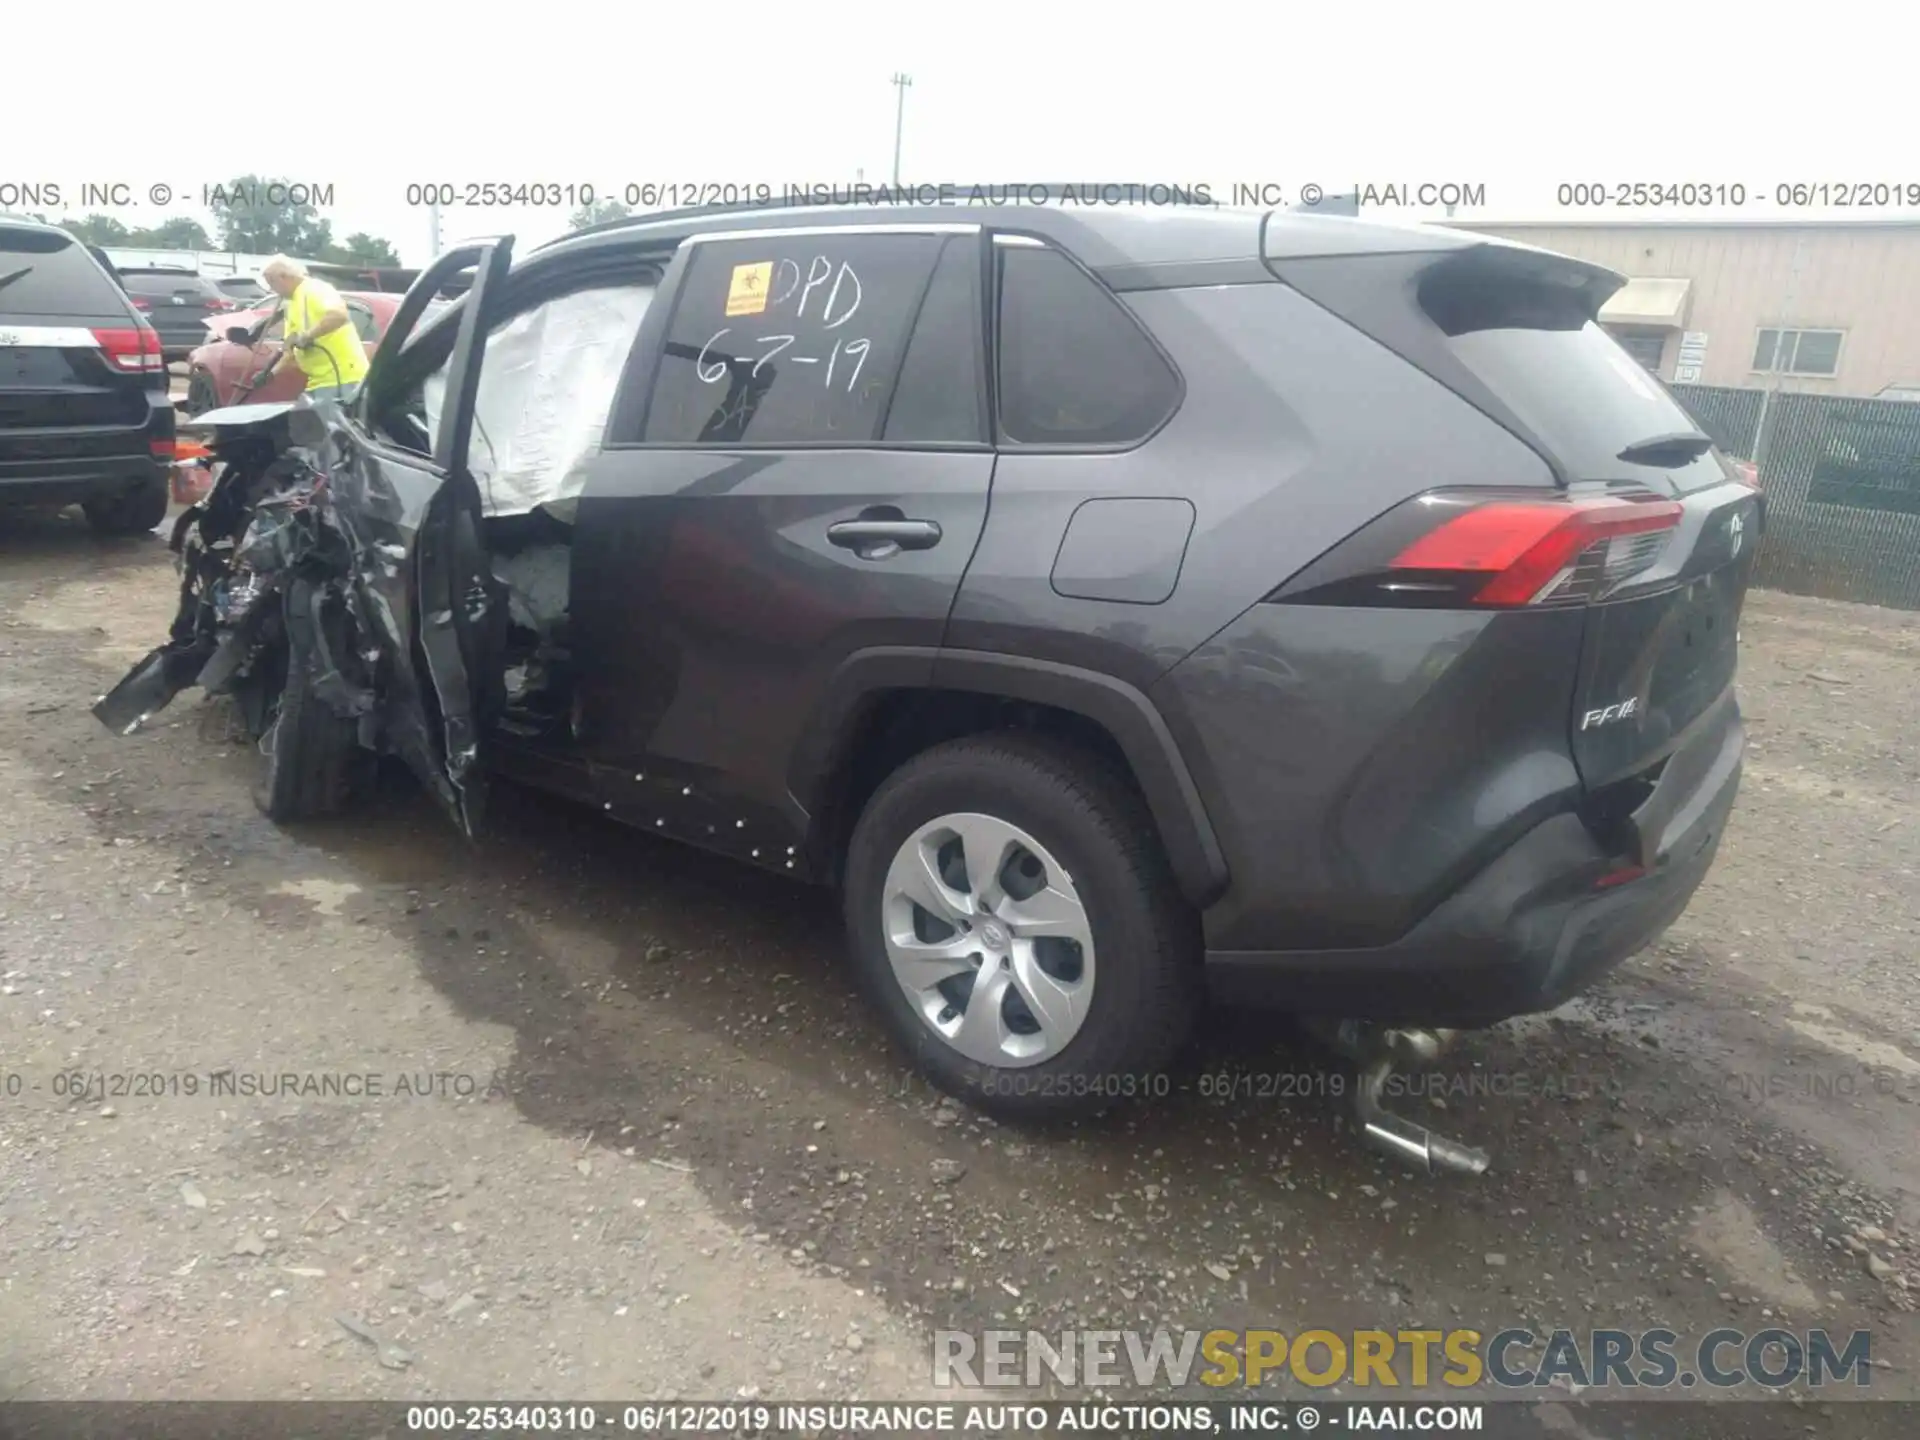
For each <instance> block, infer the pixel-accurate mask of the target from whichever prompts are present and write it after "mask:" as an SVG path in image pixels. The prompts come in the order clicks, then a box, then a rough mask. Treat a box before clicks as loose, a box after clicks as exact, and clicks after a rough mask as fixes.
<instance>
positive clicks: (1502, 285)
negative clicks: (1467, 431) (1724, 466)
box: [1419, 252, 1724, 488]
mask: <svg viewBox="0 0 1920 1440" xmlns="http://www.w3.org/2000/svg"><path fill="white" fill-rule="evenodd" d="M1593 283H1594V281H1593V278H1592V276H1591V275H1589V274H1586V273H1583V272H1579V271H1571V270H1568V271H1564V272H1562V273H1560V274H1555V273H1554V272H1553V271H1551V270H1549V269H1547V268H1544V267H1538V268H1522V266H1521V264H1519V263H1517V262H1513V261H1505V262H1502V260H1501V259H1500V258H1499V257H1498V256H1495V257H1491V258H1487V259H1481V258H1476V257H1474V256H1473V255H1472V254H1471V252H1470V253H1469V255H1468V256H1467V257H1466V258H1463V259H1462V260H1461V261H1458V262H1452V263H1443V264H1440V265H1437V266H1435V267H1434V268H1433V269H1432V270H1430V271H1429V272H1428V273H1427V275H1426V276H1425V277H1423V279H1422V281H1421V284H1420V291H1419V294H1420V304H1421V308H1422V309H1423V310H1425V311H1426V314H1427V317H1428V318H1429V319H1430V320H1432V321H1433V322H1434V324H1436V325H1437V326H1439V328H1440V329H1441V331H1442V332H1443V333H1444V334H1446V335H1447V336H1448V342H1447V343H1448V348H1449V349H1451V350H1452V351H1453V353H1454V356H1455V357H1456V358H1457V359H1458V360H1459V361H1460V362H1461V363H1462V364H1463V365H1465V366H1466V367H1467V369H1469V370H1471V371H1472V372H1473V374H1474V375H1475V376H1476V377H1477V378H1478V379H1479V380H1480V382H1481V383H1482V384H1484V385H1485V386H1486V387H1487V389H1488V390H1490V391H1492V392H1493V394H1494V395H1495V396H1496V397H1497V398H1498V399H1499V400H1500V401H1501V403H1503V404H1505V405H1506V406H1507V407H1508V408H1510V409H1511V410H1512V411H1513V413H1514V415H1515V417H1516V418H1517V419H1518V420H1519V421H1520V422H1521V423H1522V424H1523V425H1525V426H1526V427H1527V428H1528V429H1529V430H1531V431H1532V432H1533V433H1534V434H1535V435H1537V436H1538V437H1539V438H1540V439H1541V441H1542V442H1543V443H1544V444H1545V445H1546V446H1547V447H1548V449H1550V450H1551V451H1552V452H1553V453H1554V454H1555V455H1557V456H1559V457H1560V458H1561V459H1562V461H1563V462H1564V463H1565V464H1566V466H1567V468H1568V470H1569V471H1570V473H1571V474H1572V475H1573V476H1574V478H1576V479H1583V480H1605V479H1616V478H1624V479H1632V478H1634V476H1635V473H1636V471H1637V470H1639V469H1640V467H1639V466H1637V465H1635V464H1630V463H1627V462H1623V461H1622V460H1621V459H1620V456H1621V454H1622V452H1624V451H1626V450H1628V449H1629V448H1631V447H1633V446H1641V445H1645V444H1646V443H1647V442H1648V441H1650V440H1656V439H1660V438H1663V437H1671V436H1681V435H1687V434H1689V433H1695V432H1697V431H1698V430H1699V427H1698V426H1697V425H1696V424H1694V422H1693V420H1692V418H1691V417H1690V416H1689V415H1688V414H1687V412H1686V411H1685V410H1684V409H1683V408H1681V406H1680V403H1679V402H1678V401H1677V400H1675V399H1674V398H1673V395H1672V393H1671V392H1669V391H1668V390H1667V388H1666V387H1665V386H1664V385H1662V384H1661V383H1660V381H1659V380H1658V379H1657V378H1656V377H1655V376H1653V375H1651V374H1649V373H1648V372H1647V369H1646V367H1645V366H1643V365H1641V364H1640V363H1639V361H1638V360H1636V359H1635V358H1634V356H1633V355H1632V354H1630V353H1629V352H1628V351H1627V350H1626V349H1625V348H1624V347H1622V345H1621V344H1620V342H1619V341H1617V340H1615V339H1614V338H1613V337H1612V336H1611V335H1609V334H1608V333H1607V332H1606V331H1605V330H1603V329H1601V328H1600V326H1599V325H1598V324H1597V323H1595V321H1594V320H1593V318H1592V317H1593V314H1594V312H1595V311H1596V310H1597V309H1598V303H1597V297H1596V296H1595V294H1594V293H1593V292H1592V290H1591V288H1590V287H1591V286H1592V284H1593ZM1653 468H1656V469H1661V470H1664V471H1665V472H1666V473H1667V474H1668V475H1669V476H1670V478H1672V479H1673V480H1675V482H1676V483H1679V484H1681V486H1682V488H1695V487H1694V486H1693V485H1692V484H1691V482H1692V480H1693V479H1694V477H1695V476H1697V477H1698V479H1699V482H1700V483H1701V484H1709V483H1711V484H1718V483H1720V481H1721V480H1722V479H1723V478H1724V477H1723V476H1722V474H1721V472H1720V470H1719V468H1718V466H1716V465H1713V464H1710V463H1706V464H1697V465H1679V466H1673V465H1662V466H1655V467H1653Z"/></svg>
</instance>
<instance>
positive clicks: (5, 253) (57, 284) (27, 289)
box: [0, 225, 126, 318]
mask: <svg viewBox="0 0 1920 1440" xmlns="http://www.w3.org/2000/svg"><path fill="white" fill-rule="evenodd" d="M125 312H126V301H125V300H123V299H122V298H121V297H120V293H119V291H118V290H116V289H115V288H114V284H113V282H112V281H111V280H109V279H108V278H107V276H106V274H105V272H104V271H102V270H101V269H100V267H99V266H98V265H97V264H95V263H94V259H93V257H92V256H91V255H89V254H88V253H87V250H86V247H85V246H83V245H81V244H80V243H79V242H78V241H76V240H74V239H73V238H72V237H71V236H68V235H63V234H61V233H60V232H59V231H56V230H17V229H11V228H9V227H7V226H4V225H0V315H12V316H19V317H25V316H33V317H36V318H38V317H42V316H61V315H75V316H112V315H121V314H124V313H125Z"/></svg>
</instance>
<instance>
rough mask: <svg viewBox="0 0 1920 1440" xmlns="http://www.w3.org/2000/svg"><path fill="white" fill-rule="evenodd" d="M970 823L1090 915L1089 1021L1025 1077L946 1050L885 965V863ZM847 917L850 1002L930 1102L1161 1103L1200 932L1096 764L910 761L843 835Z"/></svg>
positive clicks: (1061, 750) (961, 743) (1012, 746)
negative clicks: (1052, 864)
mask: <svg viewBox="0 0 1920 1440" xmlns="http://www.w3.org/2000/svg"><path fill="white" fill-rule="evenodd" d="M969 811H974V812H982V813H985V814H989V815H992V816H995V817H997V818H999V819H1002V820H1005V821H1009V822H1011V823H1012V824H1014V825H1017V826H1019V827H1020V828H1021V829H1023V830H1025V831H1026V832H1027V833H1028V834H1029V835H1031V836H1032V837H1033V838H1034V839H1035V840H1036V841H1038V842H1039V843H1040V844H1041V845H1043V846H1045V847H1046V848H1047V849H1048V850H1050V851H1051V852H1052V853H1053V854H1054V855H1055V856H1057V857H1058V858H1059V861H1060V863H1061V864H1062V865H1063V866H1064V868H1065V869H1066V870H1067V871H1068V872H1069V874H1071V876H1072V877H1073V884H1074V887H1075V889H1076V890H1077V891H1078V892H1079V895H1080V897H1081V900H1082V902H1083V903H1084V904H1085V906H1086V908H1087V915H1088V920H1089V924H1090V928H1091V930H1092V933H1093V943H1094V949H1095V952H1096V954H1097V956H1098V968H1097V970H1096V972H1095V986H1094V992H1093V996H1092V999H1091V1000H1090V1002H1089V1006H1088V1010H1087V1015H1086V1019H1085V1020H1084V1022H1083V1023H1082V1024H1081V1027H1080V1029H1079V1031H1078V1032H1077V1033H1076V1034H1075V1035H1074V1036H1073V1038H1072V1040H1071V1041H1069V1042H1068V1043H1067V1045H1066V1046H1065V1047H1064V1048H1063V1049H1062V1050H1061V1051H1060V1053H1059V1054H1057V1055H1055V1056H1053V1057H1051V1058H1050V1059H1047V1060H1044V1061H1041V1062H1039V1063H1037V1064H1032V1065H1026V1066H1011V1067H1006V1068H1000V1067H995V1066H991V1065H986V1064H982V1063H980V1062H978V1061H976V1060H973V1059H971V1058H969V1057H967V1056H965V1055H963V1054H961V1053H960V1052H959V1051H958V1050H955V1049H954V1048H952V1047H951V1046H950V1045H949V1044H948V1043H947V1042H946V1041H945V1040H944V1039H943V1038H941V1037H940V1036H939V1035H938V1034H936V1033H935V1032H934V1031H933V1030H932V1029H931V1028H930V1027H929V1025H928V1024H927V1022H926V1021H924V1020H923V1019H922V1018H921V1016H920V1015H919V1014H918V1012H917V1011H916V1010H915V1009H914V1007H913V1005H912V1004H911V1003H910V1002H909V1000H908V999H907V996H906V993H905V992H904V991H903V990H902V989H901V987H900V985H899V983H898V982H897V981H896V980H895V979H894V975H893V969H892V965H891V962H890V961H889V960H888V958H887V948H886V942H885V938H884V933H883V929H882V925H883V917H882V904H883V899H884V896H883V891H884V887H885V883H886V877H887V872H888V869H889V867H890V866H891V865H892V863H893V858H894V856H895V854H896V853H897V851H898V850H899V847H900V846H901V845H903V844H904V843H906V841H907V840H908V839H909V838H910V837H911V836H912V835H913V833H914V832H915V831H916V830H917V829H919V827H921V826H922V825H924V824H926V823H928V822H929V821H932V820H935V819H937V818H938V817H940V816H941V815H944V814H948V813H955V812H969ZM844 904H845V913H846V923H847V932H848V936H849V939H850V942H851V947H852V951H853V957H854V963H855V967H856V970H857V972H858V974H859V977H860V980H861V983H862V987H863V988H864V989H865V990H866V991H867V992H868V994H869V995H870V996H871V998H872V999H873V1001H874V1003H875V1004H876V1005H878V1006H879V1008H880V1012H881V1014H882V1015H883V1016H884V1017H885V1019H886V1023H887V1027H888V1029H889V1030H890V1031H891V1032H892V1034H893V1036H894V1038H895V1040H897V1041H898V1042H899V1043H900V1044H901V1045H902V1047H903V1048H904V1049H905V1050H906V1052H907V1054H908V1055H909V1057H910V1058H911V1059H912V1061H913V1063H914V1064H915V1065H916V1066H917V1067H918V1068H919V1069H920V1071H921V1072H922V1073H923V1074H925V1075H926V1076H927V1078H928V1079H930V1080H931V1081H932V1082H933V1083H934V1084H935V1085H937V1086H938V1087H939V1088H940V1089H942V1090H945V1091H946V1092H947V1093H949V1094H951V1095H954V1096H957V1097H959V1098H960V1099H963V1100H965V1101H967V1102H969V1103H970V1104H973V1105H976V1106H978V1107H979V1108H981V1109H982V1110H987V1111H991V1112H993V1113H996V1114H1000V1115H1003V1116H1006V1117H1007V1118H1009V1119H1027V1120H1040V1119H1062V1118H1070V1117H1074V1116H1080V1115H1086V1114H1092V1113H1095V1112H1098V1111H1100V1110H1103V1109H1107V1108H1110V1107H1111V1106H1113V1105H1115V1104H1116V1103H1124V1102H1125V1101H1126V1100H1127V1099H1129V1098H1141V1097H1153V1096H1158V1095H1164V1094H1166V1093H1167V1089H1168V1087H1169V1085H1170V1083H1171V1082H1170V1080H1169V1078H1168V1071H1167V1066H1168V1065H1169V1063H1170V1062H1171V1061H1172V1060H1173V1059H1174V1057H1175V1055H1176V1054H1177V1052H1178V1051H1179V1050H1180V1048H1181V1046H1182V1045H1183V1044H1184V1042H1185V1041H1186V1040H1187V1038H1188V1036H1189V1035H1190V1034H1191V1033H1192V1029H1193V1024H1194V1020H1195V1017H1196V1016H1197V1014H1198V1012H1199V1010H1200V1007H1201V1003H1202V997H1203V983H1204V982H1203V978H1202V971H1201V965H1200V959H1201V948H1202V945H1201V938H1200V925H1199V918H1198V916H1197V915H1196V914H1195V913H1194V911H1193V909H1192V907H1190V906H1189V905H1187V904H1186V902H1185V901H1184V899H1183V898H1182V897H1181V896H1180V894H1179V891H1178V888H1177V887H1176V885H1175V882H1174V878H1173V874H1172V871H1171V869H1170V868H1169V866H1168V863H1167V859H1166V855H1165V853H1164V851H1163V850H1162V849H1161V846H1160V841H1159V836H1158V833H1157V832H1156V830H1155V828H1154V824H1153V820H1152V817H1151V816H1150V815H1149V813H1148V811H1147V809H1146V806H1145V804H1144V803H1143V802H1142V800H1141V799H1140V797H1139V795H1138V793H1137V792H1136V791H1135V790H1134V788H1133V787H1132V786H1131V785H1130V784H1129V783H1128V781H1127V779H1126V778H1125V777H1124V776H1123V775H1121V774H1119V773H1117V772H1116V771H1115V770H1114V769H1113V768H1112V766H1110V765H1109V764H1107V763H1106V762H1104V761H1102V760H1101V759H1100V758H1099V757H1097V756H1094V755H1092V754H1089V753H1088V752H1086V751H1084V750H1081V749H1079V748H1077V747H1074V746H1070V745H1066V744H1061V743H1058V742H1055V741H1053V740H1050V739H1048V738H1046V737H1042V736H1036V735H1017V734H996V735H989V736H977V737H970V738H967V739H963V740H956V741H952V742H950V743H947V744H944V745H940V746H937V747H935V748H934V749H931V750H928V751H925V752H923V753H921V754H920V755H917V756H915V757H914V758H913V759H912V760H910V761H908V762H907V763H906V764H905V765H903V766H902V767H901V768H900V769H899V770H897V771H895V772H894V773H893V774H892V775H891V776H889V777H888V778H887V780H886V781H885V783H883V784H882V785H881V786H880V788H879V790H878V791H877V792H876V793H875V794H874V796H873V798H872V800H870V801H869V802H868V804H867V806H866V809H865V811H864V812H863V813H862V814H861V816H860V819H859V822H858V823H857V825H856V826H855V828H854V833H853V839H852V843H851V844H850V845H849V847H848V852H847V863H846V882H845V886H844Z"/></svg>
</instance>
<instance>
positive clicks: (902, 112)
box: [893, 70, 913, 189]
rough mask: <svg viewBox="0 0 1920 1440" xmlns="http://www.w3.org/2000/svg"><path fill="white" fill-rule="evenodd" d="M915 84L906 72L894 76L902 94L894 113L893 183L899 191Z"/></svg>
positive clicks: (898, 72) (895, 86)
mask: <svg viewBox="0 0 1920 1440" xmlns="http://www.w3.org/2000/svg"><path fill="white" fill-rule="evenodd" d="M912 84H913V77H912V76H911V75H909V74H907V73H906V71H904V70H896V71H895V72H894V74H893V88H894V89H896V90H898V91H899V92H900V98H899V101H898V103H897V104H896V105H895V106H894V111H893V183H894V186H895V188H896V189H897V188H898V187H899V184H900V137H901V134H902V132H903V131H904V130H905V129H906V125H907V90H908V87H910V86H911V85H912Z"/></svg>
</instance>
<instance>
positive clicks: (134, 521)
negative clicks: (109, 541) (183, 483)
mask: <svg viewBox="0 0 1920 1440" xmlns="http://www.w3.org/2000/svg"><path fill="white" fill-rule="evenodd" d="M172 498H173V497H172V495H171V494H170V493H169V491H168V488H167V477H166V476H164V475H162V476H159V477H158V478H156V479H153V480H143V481H142V482H141V483H140V484H139V485H138V486H136V487H135V488H133V489H132V490H128V491H125V492H124V493H122V494H119V495H114V496H111V497H101V498H100V499H96V500H88V501H86V502H85V503H84V504H82V505H81V507H80V508H81V509H82V510H84V511H86V515H87V523H88V524H89V525H91V526H92V527H93V528H94V529H95V530H96V531H97V532H98V533H100V534H102V535H138V534H140V533H142V532H143V531H147V530H151V529H153V528H154V527H155V526H156V525H158V524H159V523H160V522H161V521H162V520H164V519H166V518H167V506H168V504H170V503H171V501H172Z"/></svg>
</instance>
